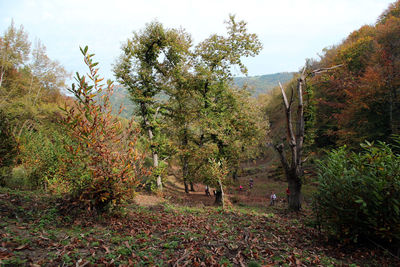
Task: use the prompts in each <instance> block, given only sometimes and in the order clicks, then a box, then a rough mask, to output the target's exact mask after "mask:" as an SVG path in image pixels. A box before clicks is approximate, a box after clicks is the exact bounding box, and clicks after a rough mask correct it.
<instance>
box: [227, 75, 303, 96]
mask: <svg viewBox="0 0 400 267" xmlns="http://www.w3.org/2000/svg"><path fill="white" fill-rule="evenodd" d="M293 74H295V73H294V72H279V73H274V74H266V75H260V76H249V77H236V78H235V79H234V82H235V85H237V86H239V87H242V86H243V85H246V84H247V85H248V86H249V87H250V88H249V89H250V90H254V91H252V95H253V96H254V97H257V96H258V95H259V94H265V93H267V92H268V91H270V90H271V89H272V88H274V87H275V86H277V85H278V83H279V82H281V83H282V84H284V83H286V82H288V81H290V79H292V77H293Z"/></svg>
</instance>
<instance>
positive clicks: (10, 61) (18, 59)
mask: <svg viewBox="0 0 400 267" xmlns="http://www.w3.org/2000/svg"><path fill="white" fill-rule="evenodd" d="M29 52H30V43H29V41H28V34H27V33H26V32H25V31H24V27H23V26H22V25H21V26H20V28H19V29H17V28H16V27H15V25H14V21H12V22H11V25H10V26H9V27H8V29H7V30H6V31H5V32H4V34H3V36H1V37H0V87H1V86H2V84H3V81H4V75H5V73H6V71H7V70H9V69H11V68H17V67H19V66H20V65H22V64H23V63H24V62H26V61H27V60H28V56H29Z"/></svg>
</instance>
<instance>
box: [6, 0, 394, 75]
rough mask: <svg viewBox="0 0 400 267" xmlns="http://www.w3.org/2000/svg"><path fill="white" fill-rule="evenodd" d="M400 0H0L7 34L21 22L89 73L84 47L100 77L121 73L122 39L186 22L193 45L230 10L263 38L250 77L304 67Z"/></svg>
mask: <svg viewBox="0 0 400 267" xmlns="http://www.w3.org/2000/svg"><path fill="white" fill-rule="evenodd" d="M392 2H394V0H197V1H194V0H164V1H162V0H0V34H1V35H2V34H3V33H4V31H5V30H6V29H7V27H8V26H9V25H10V24H11V21H12V20H14V23H15V25H17V26H19V25H23V26H24V29H25V31H26V32H27V33H28V34H29V38H30V40H31V42H32V43H33V42H34V41H35V40H36V39H40V40H41V42H42V43H43V44H44V45H45V46H46V47H47V54H48V55H49V57H50V58H51V59H53V60H57V61H59V62H60V63H61V64H62V65H63V66H64V67H65V68H66V69H67V71H69V72H71V73H75V72H76V71H78V72H79V73H81V74H82V73H86V72H87V69H86V68H85V66H84V63H83V58H82V55H81V53H80V51H79V46H82V47H84V46H86V45H88V46H89V51H90V52H91V53H94V54H96V56H95V60H96V61H98V62H99V66H100V71H99V72H100V75H101V76H103V77H105V78H106V79H114V77H113V73H112V65H113V64H114V62H115V60H116V58H117V57H118V56H119V55H120V54H121V45H122V44H123V43H124V42H125V41H126V40H127V39H128V38H130V37H131V36H132V33H133V32H137V31H140V30H141V29H143V28H144V27H145V25H146V23H149V22H152V21H154V20H157V21H159V22H161V23H162V24H163V25H164V26H165V27H166V28H184V29H186V31H187V32H188V33H190V34H191V35H192V39H193V41H194V43H198V42H201V41H202V40H204V39H205V38H207V37H208V36H210V35H211V34H215V33H216V34H221V35H223V34H224V33H225V32H226V31H225V29H226V28H225V26H226V25H225V24H224V21H226V20H227V19H228V16H229V14H235V15H236V18H237V19H238V20H244V21H246V22H247V23H248V30H249V32H251V33H256V34H257V35H258V37H259V39H260V40H261V42H262V43H263V46H264V48H263V50H262V52H261V53H260V54H259V55H258V56H256V57H254V58H247V59H245V60H244V62H245V64H246V65H247V67H248V70H249V75H251V76H253V75H263V74H271V73H277V72H285V71H298V70H299V69H300V68H301V66H302V65H303V64H304V63H305V59H306V58H318V54H322V49H323V48H326V47H329V46H332V45H335V44H338V43H340V42H341V41H342V40H343V39H345V38H346V37H347V36H348V35H349V34H350V33H351V32H352V31H354V30H356V29H358V28H359V27H361V26H362V25H365V24H374V23H375V22H376V19H377V18H378V16H379V15H380V14H381V13H382V12H383V11H384V10H385V9H387V7H388V6H389V4H390V3H392Z"/></svg>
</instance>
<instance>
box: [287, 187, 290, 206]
mask: <svg viewBox="0 0 400 267" xmlns="http://www.w3.org/2000/svg"><path fill="white" fill-rule="evenodd" d="M289 197H290V190H289V187H288V188H286V200H287V203H288V204H289Z"/></svg>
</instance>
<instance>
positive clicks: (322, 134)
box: [312, 1, 400, 148]
mask: <svg viewBox="0 0 400 267" xmlns="http://www.w3.org/2000/svg"><path fill="white" fill-rule="evenodd" d="M399 35H400V17H399V1H397V2H396V3H394V4H393V5H391V6H390V7H389V9H388V10H387V11H385V12H384V14H383V15H382V16H381V18H380V19H379V20H378V22H377V23H376V24H375V25H365V26H363V27H361V28H360V29H358V30H356V31H354V32H353V33H351V34H350V35H349V36H348V37H347V38H346V39H345V40H344V41H343V42H342V43H340V44H339V45H335V46H332V47H331V48H329V49H325V50H324V54H323V56H322V57H321V59H320V60H319V61H316V62H313V64H312V65H313V67H315V68H317V67H332V66H334V65H338V64H343V65H342V67H341V68H337V69H335V70H334V71H332V72H329V73H325V74H323V75H318V76H315V77H314V79H313V81H312V84H313V90H314V95H315V99H316V100H317V105H316V133H317V136H316V145H317V146H318V147H326V146H336V145H343V144H347V145H350V146H352V147H354V148H356V147H357V146H358V144H359V143H361V142H363V141H364V140H366V139H368V140H382V141H386V142H389V141H390V138H389V137H390V135H392V134H398V133H399V131H400V120H399V118H400V99H399V91H398V88H399V85H400V76H399V73H400V50H399V47H400V43H399V38H398V36H399Z"/></svg>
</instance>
